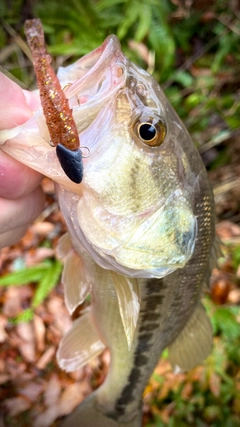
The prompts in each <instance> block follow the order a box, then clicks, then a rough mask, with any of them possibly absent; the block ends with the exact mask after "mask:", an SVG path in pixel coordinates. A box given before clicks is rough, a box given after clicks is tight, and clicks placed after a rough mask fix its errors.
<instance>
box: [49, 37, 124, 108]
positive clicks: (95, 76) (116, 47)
mask: <svg viewBox="0 0 240 427" xmlns="http://www.w3.org/2000/svg"><path fill="white" fill-rule="evenodd" d="M128 62H129V61H128V59H127V58H125V56H124V55H123V53H122V51H121V45H120V42H119V40H118V38H117V36H115V35H110V36H108V37H107V38H106V39H105V40H104V42H103V43H102V45H101V46H99V47H97V48H96V49H95V50H93V51H92V52H90V53H88V54H87V55H85V56H83V57H82V58H80V59H79V60H78V61H76V62H75V63H74V64H71V65H69V66H67V67H59V69H58V73H57V77H58V79H59V81H60V82H61V85H64V86H66V89H65V91H64V93H65V95H66V97H67V98H68V99H69V100H70V99H71V98H72V97H74V96H76V95H77V94H78V93H79V92H81V91H83V92H84V89H85V90H86V87H87V93H89V92H91V91H92V88H94V86H95V84H96V82H101V79H102V78H103V77H104V76H107V79H108V80H110V84H109V86H110V88H111V89H113V88H115V87H117V88H118V87H119V85H120V86H122V85H123V84H124V83H125V81H126V70H125V69H126V65H127V63H128ZM119 70H121V72H120V71H119ZM108 90H109V87H108ZM105 92H106V90H105ZM95 95H96V94H95V93H94V95H93V96H91V98H93V97H95Z"/></svg>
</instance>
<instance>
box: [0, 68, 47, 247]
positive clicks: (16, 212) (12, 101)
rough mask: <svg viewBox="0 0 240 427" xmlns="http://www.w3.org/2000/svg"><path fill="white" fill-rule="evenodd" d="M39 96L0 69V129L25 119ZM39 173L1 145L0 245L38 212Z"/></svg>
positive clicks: (6, 243)
mask: <svg viewBox="0 0 240 427" xmlns="http://www.w3.org/2000/svg"><path fill="white" fill-rule="evenodd" d="M38 105H39V100H38V98H37V97H36V96H35V94H32V93H31V92H27V91H23V90H22V89H21V88H20V87H19V86H18V85H16V84H15V83H14V82H12V81H11V80H9V79H8V78H7V77H6V76H4V75H3V74H1V73H0V129H11V128H13V127H15V126H18V125H20V124H22V123H24V122H25V121H26V120H28V119H29V118H30V117H31V115H32V111H33V110H34V109H35V108H37V107H38ZM41 180H42V175H40V174H39V173H38V172H36V171H34V170H32V169H29V168H28V167H27V166H25V165H22V164H21V163H19V162H17V161H16V160H15V159H13V158H11V157H10V156H8V155H7V154H6V153H4V152H3V151H2V150H1V146H0V248H3V247H5V246H10V245H12V244H14V243H16V242H17V241H18V240H19V239H20V238H21V237H22V236H23V235H24V234H25V232H26V231H27V229H28V227H29V224H30V223H31V222H32V221H33V220H34V219H35V218H36V217H37V216H38V215H39V214H40V213H41V211H42V209H43V207H44V202H45V197H44V193H43V191H42V188H41V186H40V182H41Z"/></svg>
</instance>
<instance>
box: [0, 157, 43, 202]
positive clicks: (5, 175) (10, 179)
mask: <svg viewBox="0 0 240 427" xmlns="http://www.w3.org/2000/svg"><path fill="white" fill-rule="evenodd" d="M42 178H43V176H42V175H41V174H40V173H38V172H36V171H34V170H33V169H30V168H28V167H27V166H25V165H23V164H21V163H19V162H18V161H17V160H15V159H13V158H12V157H10V156H8V155H7V154H6V153H4V152H3V151H0V197H4V198H7V199H16V198H20V197H24V196H25V195H27V194H29V193H31V192H32V191H33V190H34V189H35V188H36V187H38V185H39V184H40V182H41V181H42Z"/></svg>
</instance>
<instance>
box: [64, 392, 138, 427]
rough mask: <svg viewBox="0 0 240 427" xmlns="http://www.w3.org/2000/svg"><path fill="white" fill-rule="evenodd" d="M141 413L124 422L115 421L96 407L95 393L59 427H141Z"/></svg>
mask: <svg viewBox="0 0 240 427" xmlns="http://www.w3.org/2000/svg"><path fill="white" fill-rule="evenodd" d="M141 426H142V415H141V411H139V413H138V414H136V416H135V418H132V419H131V420H130V421H127V422H124V421H120V420H115V419H113V418H111V417H110V416H108V415H106V414H104V413H103V412H101V411H100V410H99V409H98V407H97V400H96V393H93V394H91V395H90V396H89V397H87V398H86V399H85V400H84V401H83V402H82V403H80V405H78V406H77V408H76V409H74V411H73V412H72V413H71V414H70V415H68V416H67V417H66V419H65V420H64V421H63V423H62V424H61V425H60V427H141Z"/></svg>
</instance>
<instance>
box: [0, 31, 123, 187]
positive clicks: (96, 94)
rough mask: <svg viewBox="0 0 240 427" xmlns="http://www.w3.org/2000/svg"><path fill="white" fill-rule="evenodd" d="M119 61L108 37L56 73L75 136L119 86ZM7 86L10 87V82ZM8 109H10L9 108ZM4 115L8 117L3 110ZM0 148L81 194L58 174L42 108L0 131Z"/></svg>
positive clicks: (113, 41)
mask: <svg viewBox="0 0 240 427" xmlns="http://www.w3.org/2000/svg"><path fill="white" fill-rule="evenodd" d="M120 57H121V58H122V63H123V62H124V60H123V58H124V57H123V55H122V53H121V51H120V44H119V41H118V39H117V37H116V36H109V37H108V38H107V39H106V40H105V42H104V43H103V44H102V45H101V46H100V47H99V48H98V49H96V50H95V51H93V52H92V53H90V54H88V55H86V56H85V57H83V58H81V59H80V60H79V61H77V62H76V63H75V64H72V65H71V66H69V67H66V69H63V68H61V70H60V71H59V73H58V77H59V80H60V84H61V85H62V87H63V88H64V86H66V85H67V87H66V89H64V93H65V95H66V98H67V99H68V101H69V105H70V108H71V109H72V110H73V117H74V121H75V123H76V126H77V130H78V133H79V134H80V133H81V132H82V131H83V130H84V129H85V128H87V127H88V126H91V124H92V122H93V121H94V120H95V118H96V116H97V115H98V112H99V110H101V108H103V106H105V105H106V104H107V103H109V101H110V100H112V98H113V97H114V95H115V94H116V92H117V91H118V90H119V88H120V87H122V86H123V84H124V82H125V79H126V76H125V72H124V69H123V68H121V67H120V66H119V58H120ZM9 84H10V85H11V82H9ZM12 86H14V84H13V83H12ZM12 90H15V89H14V88H13V89H12ZM19 91H21V89H20V88H19ZM22 92H23V91H22ZM35 104H36V105H37V104H38V103H37V102H36V103H35ZM8 108H9V109H11V106H9V107H8ZM4 114H6V115H7V114H8V110H7V108H6V111H4ZM0 146H1V149H2V150H3V151H5V152H6V153H8V154H9V155H10V156H12V157H14V158H16V159H17V160H18V161H20V162H21V163H24V164H26V165H27V166H29V167H30V168H32V169H35V170H37V171H39V172H40V173H42V174H44V175H46V176H48V177H50V178H52V179H53V180H54V181H55V182H57V183H59V184H60V185H64V186H65V187H67V188H69V189H70V190H71V191H73V192H76V193H80V194H81V189H80V188H79V185H78V184H74V183H71V181H70V179H69V178H68V177H67V176H66V174H65V173H64V171H62V170H61V166H60V164H59V161H58V158H57V155H56V150H55V147H53V146H51V140H50V135H49V131H48V128H47V125H46V120H45V117H44V114H43V111H42V108H39V109H37V110H35V111H32V117H31V118H30V119H29V120H28V121H27V122H25V123H24V124H22V125H20V126H17V127H15V128H12V129H3V130H0ZM83 157H84V153H83ZM66 161H67V160H66ZM83 164H84V159H83Z"/></svg>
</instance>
